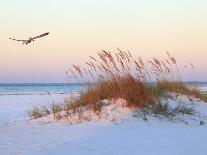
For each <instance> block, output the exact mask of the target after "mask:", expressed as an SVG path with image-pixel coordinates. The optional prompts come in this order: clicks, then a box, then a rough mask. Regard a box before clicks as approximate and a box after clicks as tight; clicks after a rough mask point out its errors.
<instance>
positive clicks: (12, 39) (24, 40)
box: [9, 38, 26, 41]
mask: <svg viewBox="0 0 207 155" xmlns="http://www.w3.org/2000/svg"><path fill="white" fill-rule="evenodd" d="M9 39H11V40H14V41H26V40H19V39H13V38H9Z"/></svg>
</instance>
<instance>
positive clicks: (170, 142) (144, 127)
mask: <svg viewBox="0 0 207 155" xmlns="http://www.w3.org/2000/svg"><path fill="white" fill-rule="evenodd" d="M205 89H206V88H205ZM66 97H67V95H52V96H49V95H26V96H25V95H18V96H16V95H13V96H12V95H10V96H0V110H1V111H0V137H1V142H0V154H3V155H11V154H14V155H16V154H18V155H52V154H54V155H55V154H62V155H66V154H68V152H70V154H74V155H82V154H90V155H97V154H101V155H105V154H111V155H115V154H119V155H122V154H123V155H125V154H130V155H137V154H148V155H150V154H163V155H164V154H172V155H174V154H189V155H191V154H192V155H193V154H199V155H204V154H205V152H206V151H207V149H206V143H207V135H206V129H207V126H206V124H204V125H200V124H199V120H204V121H207V104H205V103H200V102H196V101H195V102H194V101H192V102H190V101H186V100H185V102H189V103H188V104H189V105H190V106H193V107H195V109H196V111H197V112H198V113H197V114H198V115H201V116H199V117H197V116H195V117H192V118H191V116H186V117H185V118H184V120H185V121H188V122H189V123H188V124H186V123H183V122H181V121H175V122H174V121H169V120H165V119H161V120H160V119H156V118H153V117H152V118H149V120H148V121H143V120H142V119H140V118H134V117H126V118H124V119H122V120H121V121H120V120H119V121H117V122H112V121H110V120H99V121H97V120H95V121H89V122H87V121H86V122H83V123H81V124H75V125H70V124H69V123H60V122H56V123H55V122H51V123H50V122H44V121H35V120H30V119H29V117H28V114H27V111H28V110H31V109H32V108H33V106H34V105H42V104H44V105H50V104H51V98H52V100H55V101H56V102H63V100H64V98H66ZM195 119H197V120H195Z"/></svg>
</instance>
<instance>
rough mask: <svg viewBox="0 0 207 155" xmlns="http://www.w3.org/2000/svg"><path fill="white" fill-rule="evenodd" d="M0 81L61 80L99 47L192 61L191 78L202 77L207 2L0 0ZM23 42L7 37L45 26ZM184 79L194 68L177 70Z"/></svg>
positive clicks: (206, 48)
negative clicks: (167, 55)
mask: <svg viewBox="0 0 207 155" xmlns="http://www.w3.org/2000/svg"><path fill="white" fill-rule="evenodd" d="M0 9H1V14H0V19H1V29H0V33H1V36H0V42H1V46H0V47H1V49H0V55H1V56H0V83H1V82H64V81H65V79H66V77H65V74H64V73H65V70H67V68H68V67H69V66H70V65H71V64H72V63H80V62H82V61H83V60H87V57H88V56H89V55H93V56H94V55H96V52H98V51H99V50H100V49H107V50H111V51H113V50H116V47H120V48H122V49H127V50H130V51H131V52H132V53H133V54H134V55H136V56H143V57H146V58H147V57H153V56H157V57H163V56H164V55H165V51H169V52H170V53H172V54H173V55H175V57H176V58H177V59H178V61H179V64H182V66H184V65H185V64H189V63H193V64H194V65H195V66H196V73H197V75H196V78H197V79H196V80H202V81H207V72H206V68H207V62H206V58H207V45H206V40H207V18H206V17H207V2H206V1H204V0H183V1H182V2H181V1H178V0H174V1H170V0H166V1H162V0H157V1H153V0H149V1H141V0H136V1H135V0H129V1H124V0H119V1H118V0H114V1H111V0H105V1H101V0H100V1H99V0H89V1H87V2H86V1H84V0H77V1H75V0H68V1H66V0H59V1H55V0H44V2H43V1H41V0H36V1H32V2H31V1H26V0H22V1H17V0H8V1H3V2H0ZM48 31H49V32H50V35H49V36H47V37H45V38H41V39H38V40H36V41H35V42H34V43H32V44H30V45H28V46H21V43H18V42H14V41H11V40H9V39H8V38H9V37H15V38H17V39H24V38H28V37H29V36H35V35H38V34H41V33H44V32H48ZM182 73H183V79H184V80H194V78H195V76H194V75H193V73H190V72H187V71H184V70H182Z"/></svg>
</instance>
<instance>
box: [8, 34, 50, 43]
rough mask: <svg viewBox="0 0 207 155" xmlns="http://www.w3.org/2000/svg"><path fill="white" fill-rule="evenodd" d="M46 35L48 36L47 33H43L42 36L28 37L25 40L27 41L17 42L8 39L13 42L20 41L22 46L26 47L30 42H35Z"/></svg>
mask: <svg viewBox="0 0 207 155" xmlns="http://www.w3.org/2000/svg"><path fill="white" fill-rule="evenodd" d="M48 34H49V32H47V33H43V34H41V35H39V36H36V37H29V39H27V40H19V39H13V38H9V39H11V40H14V41H22V45H24V44H25V45H27V44H29V43H31V42H32V41H35V39H37V38H41V37H44V36H47V35H48Z"/></svg>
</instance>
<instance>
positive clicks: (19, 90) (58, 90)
mask: <svg viewBox="0 0 207 155" xmlns="http://www.w3.org/2000/svg"><path fill="white" fill-rule="evenodd" d="M193 85H196V86H197V87H199V88H200V89H202V90H204V91H205V92H207V83H196V84H193ZM85 86H86V85H85V84H79V83H71V84H67V83H7V84H1V83H0V96H3V95H44V94H48V92H49V93H50V94H67V93H69V92H79V91H81V90H83V89H84V88H85Z"/></svg>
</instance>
